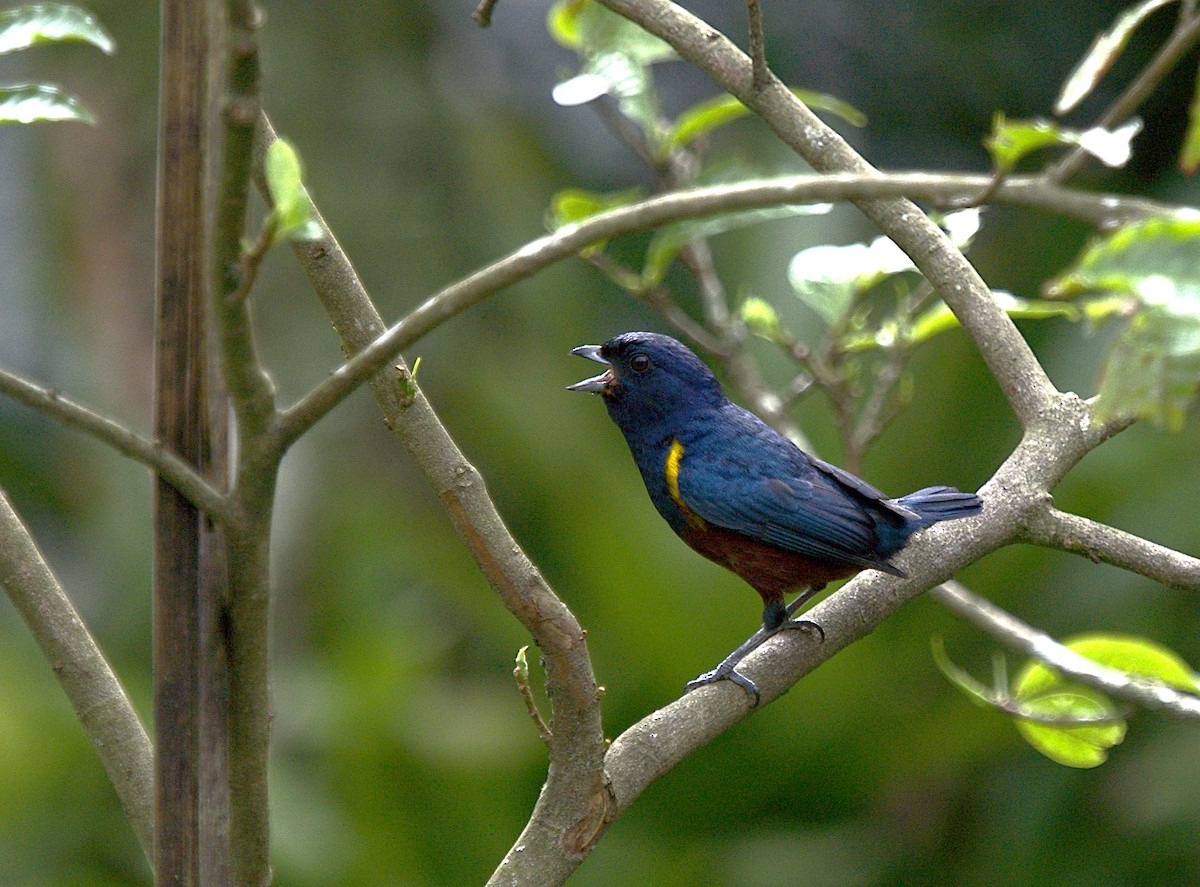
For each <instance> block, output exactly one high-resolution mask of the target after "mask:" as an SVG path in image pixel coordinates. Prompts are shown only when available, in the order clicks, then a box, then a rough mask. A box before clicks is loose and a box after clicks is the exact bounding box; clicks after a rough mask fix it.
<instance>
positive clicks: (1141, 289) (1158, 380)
mask: <svg viewBox="0 0 1200 887" xmlns="http://www.w3.org/2000/svg"><path fill="white" fill-rule="evenodd" d="M1198 255H1200V218H1198V217H1169V218H1154V219H1146V220H1143V221H1140V222H1135V223H1132V224H1129V225H1126V226H1124V227H1122V228H1120V229H1118V230H1117V231H1116V232H1114V233H1113V234H1111V235H1109V236H1108V237H1106V238H1104V239H1102V240H1100V241H1098V242H1097V243H1095V244H1093V245H1092V246H1091V247H1090V248H1089V249H1088V250H1086V251H1085V252H1084V254H1083V256H1082V257H1081V258H1080V259H1079V261H1078V262H1077V263H1076V264H1075V266H1074V267H1073V268H1071V269H1070V270H1069V271H1067V272H1066V273H1065V274H1063V275H1061V276H1060V277H1058V278H1057V279H1055V280H1054V281H1052V282H1051V283H1050V284H1049V285H1048V286H1047V290H1046V291H1047V294H1048V295H1049V296H1051V297H1053V298H1069V297H1071V296H1074V295H1077V294H1079V293H1082V292H1088V291H1100V292H1107V293H1111V294H1114V295H1117V296H1125V297H1129V298H1132V299H1134V300H1136V302H1137V304H1138V306H1139V307H1138V310H1137V311H1136V313H1135V314H1134V316H1133V317H1132V318H1131V319H1130V322H1129V325H1128V326H1127V327H1126V328H1125V330H1123V331H1122V333H1121V335H1120V336H1119V337H1118V338H1117V340H1116V342H1115V343H1114V344H1113V350H1112V353H1111V354H1110V356H1109V359H1108V362H1107V364H1106V366H1105V369H1104V376H1103V379H1102V381H1101V385H1100V400H1099V403H1098V404H1097V413H1098V416H1099V417H1101V418H1115V417H1118V416H1135V417H1138V418H1147V419H1151V420H1153V421H1155V422H1157V423H1159V424H1160V425H1163V426H1165V427H1167V428H1171V429H1176V428H1178V427H1180V425H1181V424H1182V422H1183V419H1184V413H1185V410H1186V409H1187V407H1188V405H1189V404H1190V403H1191V402H1192V400H1193V399H1194V397H1195V395H1196V393H1197V389H1198V388H1200V262H1198V261H1197V258H1196V257H1197V256H1198Z"/></svg>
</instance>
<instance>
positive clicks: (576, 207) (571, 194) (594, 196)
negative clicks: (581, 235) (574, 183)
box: [546, 188, 642, 231]
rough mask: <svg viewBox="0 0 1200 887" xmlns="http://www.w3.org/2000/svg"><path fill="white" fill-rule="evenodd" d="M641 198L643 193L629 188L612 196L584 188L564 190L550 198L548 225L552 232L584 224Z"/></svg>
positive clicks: (613, 193) (611, 194)
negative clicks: (583, 222) (567, 226)
mask: <svg viewBox="0 0 1200 887" xmlns="http://www.w3.org/2000/svg"><path fill="white" fill-rule="evenodd" d="M641 196H642V192H641V191H640V190H639V189H637V188H627V189H626V190H624V191H614V192H612V193H610V194H603V193H601V192H599V191H586V190H584V189H583V188H563V189H562V190H561V191H558V192H556V193H555V194H554V196H553V197H551V198H550V209H549V211H548V212H547V214H546V224H547V227H549V229H550V230H551V231H555V230H557V229H559V228H562V227H563V226H564V225H573V224H575V223H576V222H582V221H583V220H584V219H588V218H591V217H592V216H594V215H598V214H600V213H602V212H607V211H608V210H610V209H616V208H617V207H619V206H627V205H629V204H630V203H633V202H634V201H635V200H638V199H640V198H641Z"/></svg>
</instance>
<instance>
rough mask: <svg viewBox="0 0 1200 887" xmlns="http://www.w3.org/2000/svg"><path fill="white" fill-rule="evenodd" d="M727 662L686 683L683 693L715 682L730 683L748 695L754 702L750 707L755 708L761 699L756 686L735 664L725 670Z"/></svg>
mask: <svg viewBox="0 0 1200 887" xmlns="http://www.w3.org/2000/svg"><path fill="white" fill-rule="evenodd" d="M728 661H729V660H725V662H722V663H721V664H720V665H718V666H717V667H716V668H714V669H713V670H712V671H706V672H705V673H704V674H702V675H700V677H698V678H696V679H694V680H691V681H688V682H687V686H686V687H684V688H683V691H684V692H685V693H691V692H692V691H693V690H695V689H696V688H697V687H704V686H707V685H708V684H715V683H716V682H717V681H732V682H733V683H735V684H737V685H738V686H739V687H741V688H742V689H743V690H745V691H746V692H747V693H749V694H750V698H752V699H753V700H754V704H753V705H752V706H751V707H752V708H753V707H757V705H758V702H759V700H760V699H761V698H762V695H761V694H760V693H759V692H758V685H757V684H755V683H754V681H752V680H750V679H749V678H748V677H746V676H745V675H744V674H742V673H741V672H740V671H738V670H737V667H736V666H737V663H732V664H730V665H729V667H728V668H726V667H725V664H726V662H728Z"/></svg>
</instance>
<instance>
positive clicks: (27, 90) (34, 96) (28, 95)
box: [0, 84, 96, 123]
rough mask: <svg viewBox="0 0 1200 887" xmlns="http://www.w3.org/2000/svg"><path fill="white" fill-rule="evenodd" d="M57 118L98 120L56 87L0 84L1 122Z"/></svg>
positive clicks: (86, 121)
mask: <svg viewBox="0 0 1200 887" xmlns="http://www.w3.org/2000/svg"><path fill="white" fill-rule="evenodd" d="M53 120H80V121H82V122H84V123H95V122H96V118H95V117H93V116H92V114H91V112H90V111H88V109H87V108H85V107H84V106H83V105H81V104H80V103H79V101H78V100H77V99H75V98H74V97H73V96H70V95H67V94H66V93H65V92H63V91H62V90H61V89H59V88H58V87H56V86H49V85H47V84H29V85H23V86H9V87H0V123H36V122H38V121H53Z"/></svg>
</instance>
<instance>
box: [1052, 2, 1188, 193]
mask: <svg viewBox="0 0 1200 887" xmlns="http://www.w3.org/2000/svg"><path fill="white" fill-rule="evenodd" d="M1186 14H1187V12H1186V10H1181V12H1180V15H1181V16H1185V15H1186ZM1197 40H1200V15H1195V14H1194V12H1193V14H1192V16H1191V18H1181V19H1180V21H1179V23H1178V25H1177V26H1176V28H1175V31H1174V33H1172V34H1171V37H1170V38H1169V39H1168V40H1167V42H1166V43H1165V44H1163V46H1162V47H1161V48H1160V49H1159V50H1158V52H1157V53H1155V55H1154V58H1152V59H1151V60H1150V61H1149V62H1148V63H1147V64H1146V66H1145V67H1144V68H1142V70H1141V71H1140V72H1139V73H1138V75H1137V77H1135V78H1134V79H1133V81H1132V82H1131V83H1130V84H1129V85H1128V86H1127V87H1125V89H1124V90H1123V91H1122V92H1121V94H1120V95H1119V96H1117V97H1116V98H1115V99H1114V100H1113V102H1112V104H1111V105H1109V106H1108V108H1107V109H1105V111H1104V113H1103V114H1101V115H1100V117H1099V118H1098V119H1097V120H1096V123H1095V125H1096V126H1102V127H1104V128H1105V129H1112V128H1114V127H1116V126H1119V125H1120V124H1121V123H1123V122H1124V121H1125V120H1126V119H1127V118H1128V117H1129V116H1130V115H1131V114H1133V112H1134V111H1136V110H1137V109H1138V107H1139V106H1140V105H1141V104H1142V102H1144V101H1145V100H1146V99H1147V98H1149V96H1150V94H1151V93H1152V92H1154V90H1155V88H1156V87H1157V86H1158V84H1159V82H1160V81H1161V80H1162V79H1163V78H1164V77H1165V76H1167V74H1168V73H1170V71H1171V69H1172V68H1174V67H1175V66H1176V65H1177V64H1179V62H1180V60H1181V59H1182V58H1183V57H1184V56H1185V55H1187V53H1188V51H1189V50H1190V49H1191V48H1192V47H1193V46H1195V45H1196V41H1197ZM1091 158H1092V155H1091V154H1090V153H1088V152H1087V151H1085V150H1084V149H1083V148H1080V147H1076V148H1075V149H1074V150H1072V151H1071V152H1069V153H1068V154H1067V155H1066V156H1065V157H1063V158H1062V159H1061V160H1059V161H1058V162H1057V163H1056V164H1054V165H1053V166H1051V167H1050V168H1049V169H1047V170H1046V171H1045V173H1044V175H1045V178H1046V180H1047V181H1050V182H1065V181H1066V180H1067V179H1069V178H1070V177H1071V176H1073V175H1075V173H1077V172H1079V170H1081V169H1082V168H1083V166H1084V164H1085V163H1087V162H1088V161H1089V160H1090V159H1091Z"/></svg>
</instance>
